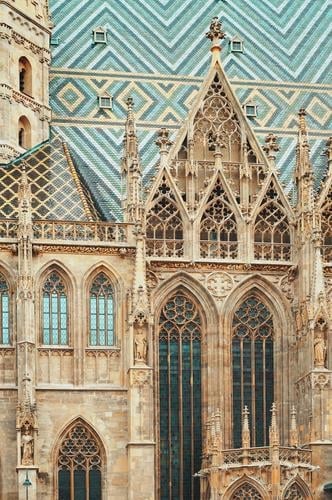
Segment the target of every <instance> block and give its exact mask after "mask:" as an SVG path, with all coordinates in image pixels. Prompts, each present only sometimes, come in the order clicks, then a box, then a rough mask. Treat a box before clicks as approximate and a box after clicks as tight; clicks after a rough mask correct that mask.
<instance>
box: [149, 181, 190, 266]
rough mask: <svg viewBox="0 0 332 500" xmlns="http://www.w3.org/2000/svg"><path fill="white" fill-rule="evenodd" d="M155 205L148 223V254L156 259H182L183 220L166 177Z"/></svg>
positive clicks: (154, 199)
mask: <svg viewBox="0 0 332 500" xmlns="http://www.w3.org/2000/svg"><path fill="white" fill-rule="evenodd" d="M153 203H154V204H153V206H152V208H151V209H150V210H149V213H148V215H147V223H146V237H147V241H146V244H147V254H148V255H151V256H156V257H181V256H182V255H183V225H182V219H181V215H180V211H179V209H178V207H177V205H176V200H175V196H174V194H173V192H172V190H171V188H170V187H169V186H168V184H167V181H166V178H165V177H163V179H162V183H161V185H160V186H159V188H158V190H157V191H156V193H155V195H154V198H153Z"/></svg>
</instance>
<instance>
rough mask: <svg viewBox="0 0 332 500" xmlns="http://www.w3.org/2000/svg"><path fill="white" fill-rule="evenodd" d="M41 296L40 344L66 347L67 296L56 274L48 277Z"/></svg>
mask: <svg viewBox="0 0 332 500" xmlns="http://www.w3.org/2000/svg"><path fill="white" fill-rule="evenodd" d="M42 294H43V295H42V342H43V344H45V345H67V344H68V314H67V294H66V288H65V285H64V283H63V281H62V278H61V276H60V275H59V274H58V273H57V272H55V271H53V272H52V273H51V274H50V275H49V276H48V278H47V279H46V281H45V283H44V286H43V291H42Z"/></svg>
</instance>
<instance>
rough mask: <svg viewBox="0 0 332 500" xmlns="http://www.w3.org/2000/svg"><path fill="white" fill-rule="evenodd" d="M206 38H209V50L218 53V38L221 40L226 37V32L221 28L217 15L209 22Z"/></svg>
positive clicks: (219, 49) (219, 48)
mask: <svg viewBox="0 0 332 500" xmlns="http://www.w3.org/2000/svg"><path fill="white" fill-rule="evenodd" d="M205 36H206V38H208V39H209V40H211V52H212V54H219V53H220V51H221V47H220V43H219V40H223V39H224V38H225V37H226V33H225V32H224V31H223V30H222V24H221V21H219V19H218V17H214V18H213V19H212V22H211V24H210V30H209V31H208V32H207V33H206V35H205Z"/></svg>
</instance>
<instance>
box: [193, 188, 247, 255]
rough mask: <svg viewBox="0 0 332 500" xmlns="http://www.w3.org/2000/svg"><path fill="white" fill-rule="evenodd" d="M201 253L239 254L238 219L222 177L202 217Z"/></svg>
mask: <svg viewBox="0 0 332 500" xmlns="http://www.w3.org/2000/svg"><path fill="white" fill-rule="evenodd" d="M200 255H201V257H205V258H221V259H227V258H228V259H236V258H237V255H238V243H237V225H236V219H235V216H234V213H233V211H232V209H231V207H230V205H229V201H228V198H227V195H226V193H225V191H224V189H223V187H222V183H221V179H217V182H216V185H215V187H214V189H213V191H212V192H211V194H210V196H209V199H208V201H207V206H206V209H205V211H204V214H203V216H202V219H201V224H200Z"/></svg>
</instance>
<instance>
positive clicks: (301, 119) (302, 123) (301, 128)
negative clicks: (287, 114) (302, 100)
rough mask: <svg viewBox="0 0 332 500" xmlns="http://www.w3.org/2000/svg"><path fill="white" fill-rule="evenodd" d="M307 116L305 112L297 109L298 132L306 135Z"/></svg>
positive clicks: (302, 109)
mask: <svg viewBox="0 0 332 500" xmlns="http://www.w3.org/2000/svg"><path fill="white" fill-rule="evenodd" d="M306 116H307V112H306V110H305V109H304V108H301V109H299V132H301V133H302V134H306V133H307V122H306V119H305V117H306Z"/></svg>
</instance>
